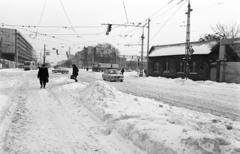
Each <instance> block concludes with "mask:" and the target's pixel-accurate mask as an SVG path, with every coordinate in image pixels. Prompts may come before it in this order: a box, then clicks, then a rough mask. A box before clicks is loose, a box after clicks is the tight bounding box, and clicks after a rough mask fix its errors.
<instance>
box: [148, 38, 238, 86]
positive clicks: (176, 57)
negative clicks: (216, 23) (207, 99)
mask: <svg viewBox="0 0 240 154" xmlns="http://www.w3.org/2000/svg"><path fill="white" fill-rule="evenodd" d="M224 42H226V41H225V40H222V41H221V43H219V42H216V41H209V42H191V46H192V48H193V51H194V52H193V54H192V55H191V59H190V60H189V68H190V70H189V78H191V79H193V80H212V81H219V82H236V83H240V57H239V55H240V54H239V45H238V44H237V43H234V41H232V42H231V41H227V43H224ZM184 57H185V43H179V44H169V45H159V46H153V47H152V48H151V49H150V53H149V62H148V74H149V75H150V76H162V77H168V78H178V77H184V75H185V62H184Z"/></svg>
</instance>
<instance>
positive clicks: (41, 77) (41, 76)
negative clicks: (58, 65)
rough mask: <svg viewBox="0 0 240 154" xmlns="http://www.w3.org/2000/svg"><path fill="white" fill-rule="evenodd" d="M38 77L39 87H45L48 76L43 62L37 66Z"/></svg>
mask: <svg viewBox="0 0 240 154" xmlns="http://www.w3.org/2000/svg"><path fill="white" fill-rule="evenodd" d="M38 78H39V80H40V85H41V88H45V86H46V83H47V82H48V78H49V74H48V68H47V67H46V66H45V64H43V65H42V67H40V68H39V70H38Z"/></svg>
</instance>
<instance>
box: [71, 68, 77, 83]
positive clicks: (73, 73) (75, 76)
mask: <svg viewBox="0 0 240 154" xmlns="http://www.w3.org/2000/svg"><path fill="white" fill-rule="evenodd" d="M72 68H73V71H72V75H71V79H74V80H75V81H76V82H77V81H78V80H77V76H78V67H77V66H76V65H75V64H73V65H72Z"/></svg>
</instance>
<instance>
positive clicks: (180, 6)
mask: <svg viewBox="0 0 240 154" xmlns="http://www.w3.org/2000/svg"><path fill="white" fill-rule="evenodd" d="M181 2H184V1H181ZM179 4H180V3H179ZM183 4H184V3H182V4H181V5H179V7H178V8H177V10H175V12H173V14H172V15H171V16H170V17H169V18H168V19H167V20H166V21H165V22H164V23H163V24H162V26H161V27H160V29H159V30H158V31H157V32H156V33H155V35H154V36H153V37H152V38H151V39H152V40H154V39H155V38H156V36H157V35H158V34H159V32H160V31H161V30H162V29H163V28H164V27H165V26H166V24H167V23H168V22H169V21H170V20H171V19H172V18H173V17H174V16H175V15H176V14H177V12H178V11H179V10H180V9H181V8H182V7H183Z"/></svg>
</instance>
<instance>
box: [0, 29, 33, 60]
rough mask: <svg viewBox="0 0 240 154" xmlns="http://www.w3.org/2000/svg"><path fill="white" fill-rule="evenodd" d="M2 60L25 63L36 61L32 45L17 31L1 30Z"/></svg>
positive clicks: (0, 47)
mask: <svg viewBox="0 0 240 154" xmlns="http://www.w3.org/2000/svg"><path fill="white" fill-rule="evenodd" d="M0 41H1V44H0V52H1V53H0V56H1V57H0V59H6V60H10V61H14V62H16V63H23V62H24V61H33V60H34V61H35V55H34V50H33V47H32V45H31V44H30V43H29V42H28V41H27V40H26V39H25V38H24V37H23V36H22V35H21V34H20V32H18V31H17V30H16V29H8V28H0Z"/></svg>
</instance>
